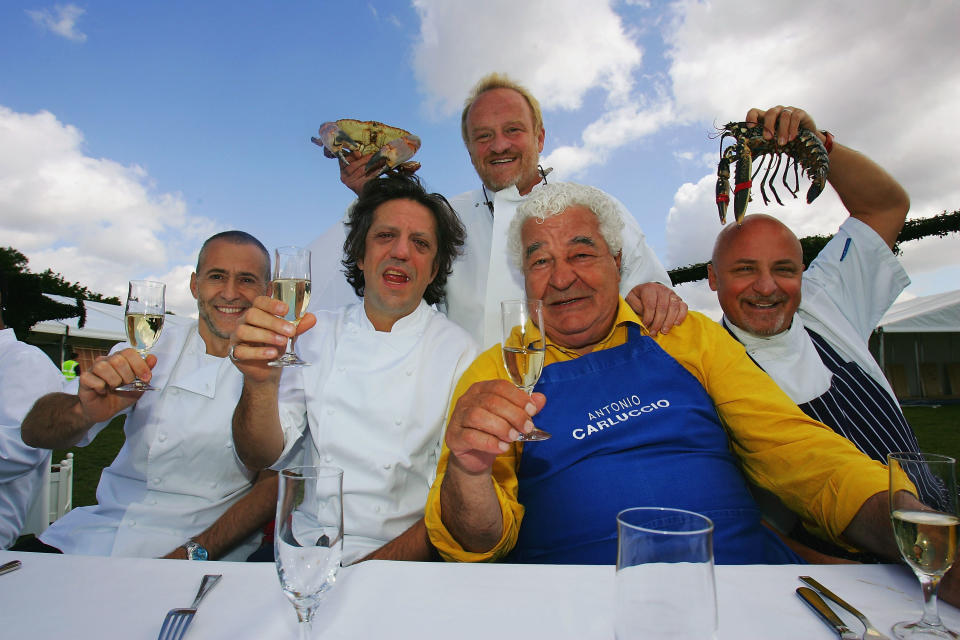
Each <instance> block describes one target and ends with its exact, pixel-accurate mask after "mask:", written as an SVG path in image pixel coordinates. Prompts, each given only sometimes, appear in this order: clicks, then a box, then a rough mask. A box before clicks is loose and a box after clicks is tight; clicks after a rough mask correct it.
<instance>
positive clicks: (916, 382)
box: [870, 290, 960, 399]
mask: <svg viewBox="0 0 960 640" xmlns="http://www.w3.org/2000/svg"><path fill="white" fill-rule="evenodd" d="M870 343H871V348H872V349H873V350H874V355H875V356H876V358H877V362H879V363H880V366H881V367H883V370H884V372H885V373H886V374H887V379H888V380H890V384H891V385H892V386H893V388H894V391H896V393H897V396H898V397H899V398H901V399H903V398H905V397H920V398H927V399H936V398H960V290H958V291H949V292H946V293H938V294H935V295H931V296H924V297H922V298H914V299H913V300H906V301H904V302H898V303H897V304H895V305H893V306H892V307H891V308H890V310H889V311H887V313H886V314H885V315H884V316H883V318H881V320H880V324H879V326H878V327H877V331H876V332H875V333H874V337H873V339H871V341H870Z"/></svg>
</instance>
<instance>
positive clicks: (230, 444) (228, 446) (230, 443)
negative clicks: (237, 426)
mask: <svg viewBox="0 0 960 640" xmlns="http://www.w3.org/2000/svg"><path fill="white" fill-rule="evenodd" d="M223 446H225V447H226V448H227V449H233V440H231V441H229V442H228V443H227V444H225V445H223Z"/></svg>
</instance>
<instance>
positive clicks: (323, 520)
mask: <svg viewBox="0 0 960 640" xmlns="http://www.w3.org/2000/svg"><path fill="white" fill-rule="evenodd" d="M273 544H274V552H275V556H276V563H277V575H278V576H279V577H280V587H281V588H282V589H283V593H284V595H286V596H287V598H289V599H290V602H292V603H293V607H294V609H296V610H297V618H298V619H299V624H298V625H297V626H298V628H299V629H300V639H301V640H306V639H307V638H309V637H310V635H311V632H312V629H313V614H314V613H315V612H316V609H317V606H318V605H319V604H320V601H321V600H322V599H323V596H324V594H326V592H327V591H329V590H330V589H332V588H333V585H334V583H335V582H336V581H337V571H338V570H339V569H340V558H341V556H342V555H343V469H340V468H339V467H291V468H289V469H284V470H283V471H281V472H280V482H279V487H278V493H277V519H276V532H275V535H274V543H273Z"/></svg>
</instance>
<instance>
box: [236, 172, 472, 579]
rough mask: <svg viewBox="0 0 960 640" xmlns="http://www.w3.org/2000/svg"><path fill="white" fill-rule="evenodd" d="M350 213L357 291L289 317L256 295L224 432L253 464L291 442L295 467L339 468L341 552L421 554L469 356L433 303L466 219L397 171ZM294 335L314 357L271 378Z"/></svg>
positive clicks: (286, 454)
mask: <svg viewBox="0 0 960 640" xmlns="http://www.w3.org/2000/svg"><path fill="white" fill-rule="evenodd" d="M347 224H348V227H349V233H348V235H347V239H346V242H345V243H344V248H343V254H344V256H343V260H342V263H343V265H344V268H345V271H346V277H347V281H348V282H349V283H350V285H351V286H352V287H353V289H354V291H355V292H356V294H357V295H358V296H360V297H361V302H359V303H355V304H352V305H348V306H346V307H342V308H340V309H338V310H336V311H316V312H315V313H307V314H305V315H304V317H303V319H301V320H300V322H299V324H298V325H297V326H294V324H293V323H290V322H287V321H285V320H283V318H282V315H283V314H284V313H285V312H286V311H287V306H286V304H284V303H282V302H280V301H277V300H273V299H271V298H268V297H260V298H257V299H256V300H255V301H254V307H253V308H252V309H250V310H249V311H248V312H247V314H246V319H245V321H244V324H243V325H241V326H240V327H239V328H238V330H237V333H236V338H235V343H236V345H235V348H234V357H235V361H236V363H237V367H238V368H239V369H240V370H241V371H242V372H243V373H244V385H243V393H242V395H241V398H240V402H239V404H238V405H237V410H236V413H235V414H234V420H233V433H234V442H235V443H236V448H237V454H238V455H239V456H240V459H241V460H243V462H244V463H245V464H247V465H248V466H249V467H251V468H252V469H262V468H265V467H269V466H273V467H274V468H281V467H283V466H286V465H287V464H288V463H289V461H290V460H292V459H294V458H295V457H296V456H297V455H299V453H300V452H301V451H303V455H304V463H305V464H333V465H337V466H340V467H343V468H344V469H345V473H344V478H343V493H344V500H343V504H344V533H345V536H344V562H345V563H350V562H354V561H357V560H361V559H369V558H377V559H396V560H429V559H431V558H432V557H433V548H432V546H431V545H430V542H429V540H428V538H427V533H426V528H425V527H424V523H423V505H424V504H425V502H426V497H427V492H428V491H429V489H430V484H431V483H432V481H433V476H434V473H435V471H436V463H437V457H438V455H439V451H440V442H441V437H442V434H443V423H444V419H445V417H446V410H447V405H448V402H449V399H450V396H451V394H452V392H453V387H454V385H455V384H456V381H457V379H458V378H459V377H460V374H461V373H462V372H463V371H464V369H466V367H467V365H469V363H470V362H471V360H472V359H473V357H474V355H475V353H476V349H475V347H474V344H473V341H472V340H471V339H470V336H469V335H467V333H466V332H465V331H464V330H463V329H461V328H460V327H458V326H457V325H455V324H454V323H453V322H451V321H450V320H448V319H447V318H446V316H444V315H443V314H442V313H440V312H439V311H437V310H436V309H435V308H433V307H432V306H431V305H433V304H435V303H438V302H441V301H442V300H443V288H444V282H445V281H446V278H447V275H448V274H449V273H450V267H451V264H452V262H453V260H454V258H455V257H456V255H457V253H458V251H459V248H460V246H461V245H462V244H463V227H462V226H461V224H460V221H459V220H458V219H457V216H456V214H455V213H454V212H453V210H452V209H451V208H450V206H449V205H448V204H447V202H446V200H445V199H444V198H443V196H440V195H438V194H428V193H427V192H426V191H425V190H424V189H423V187H422V186H420V184H419V181H417V180H415V179H413V178H402V177H388V178H382V179H377V180H372V181H370V182H368V183H367V184H366V186H365V187H364V189H363V191H362V193H361V195H360V199H359V200H358V201H357V202H356V204H355V205H354V206H353V208H352V209H351V211H350V216H349V220H348V222H347ZM278 316H280V317H278ZM295 333H296V334H299V335H300V337H299V338H298V341H297V346H296V348H297V351H298V353H299V355H300V357H301V358H302V359H304V360H306V361H307V362H309V363H310V366H308V367H303V368H300V369H295V370H288V371H285V372H283V382H284V384H283V385H281V384H280V378H281V371H280V369H278V368H275V367H270V366H268V365H267V362H268V361H269V360H272V359H274V358H276V357H278V356H279V355H280V354H281V353H282V352H283V349H284V347H285V345H286V342H287V339H288V337H290V336H293V335H294V334H295ZM304 431H308V434H307V436H306V437H305V438H301V435H302V434H303V433H304ZM301 443H303V444H302V445H301Z"/></svg>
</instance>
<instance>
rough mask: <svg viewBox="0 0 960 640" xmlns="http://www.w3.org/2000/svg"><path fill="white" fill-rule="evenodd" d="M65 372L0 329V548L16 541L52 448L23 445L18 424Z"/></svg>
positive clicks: (56, 386) (55, 387) (59, 382)
mask: <svg viewBox="0 0 960 640" xmlns="http://www.w3.org/2000/svg"><path fill="white" fill-rule="evenodd" d="M63 381H64V379H63V374H62V373H61V372H60V370H59V369H58V368H57V367H56V366H55V365H54V364H53V361H52V360H50V358H48V357H47V354H45V353H44V352H43V351H41V350H40V349H38V348H37V347H34V346H32V345H29V344H24V343H23V342H19V341H18V340H17V336H16V335H15V334H14V332H13V329H2V330H0V549H6V548H7V547H9V546H10V545H11V544H13V543H14V542H16V540H17V536H18V535H19V534H20V530H21V529H22V528H23V525H24V521H25V520H26V517H27V512H28V511H29V510H30V506H31V505H32V504H33V501H34V498H36V497H41V498H42V496H38V494H37V492H38V491H40V490H42V488H43V479H44V473H45V472H46V468H47V467H49V466H50V450H49V449H34V448H33V447H28V446H27V445H25V444H24V443H23V439H22V438H21V437H20V423H21V422H23V418H24V416H26V415H27V412H28V411H30V407H32V406H33V403H34V402H35V401H36V400H37V398H39V397H40V396H43V395H46V394H48V393H53V392H55V391H60V390H61V389H62V388H63Z"/></svg>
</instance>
